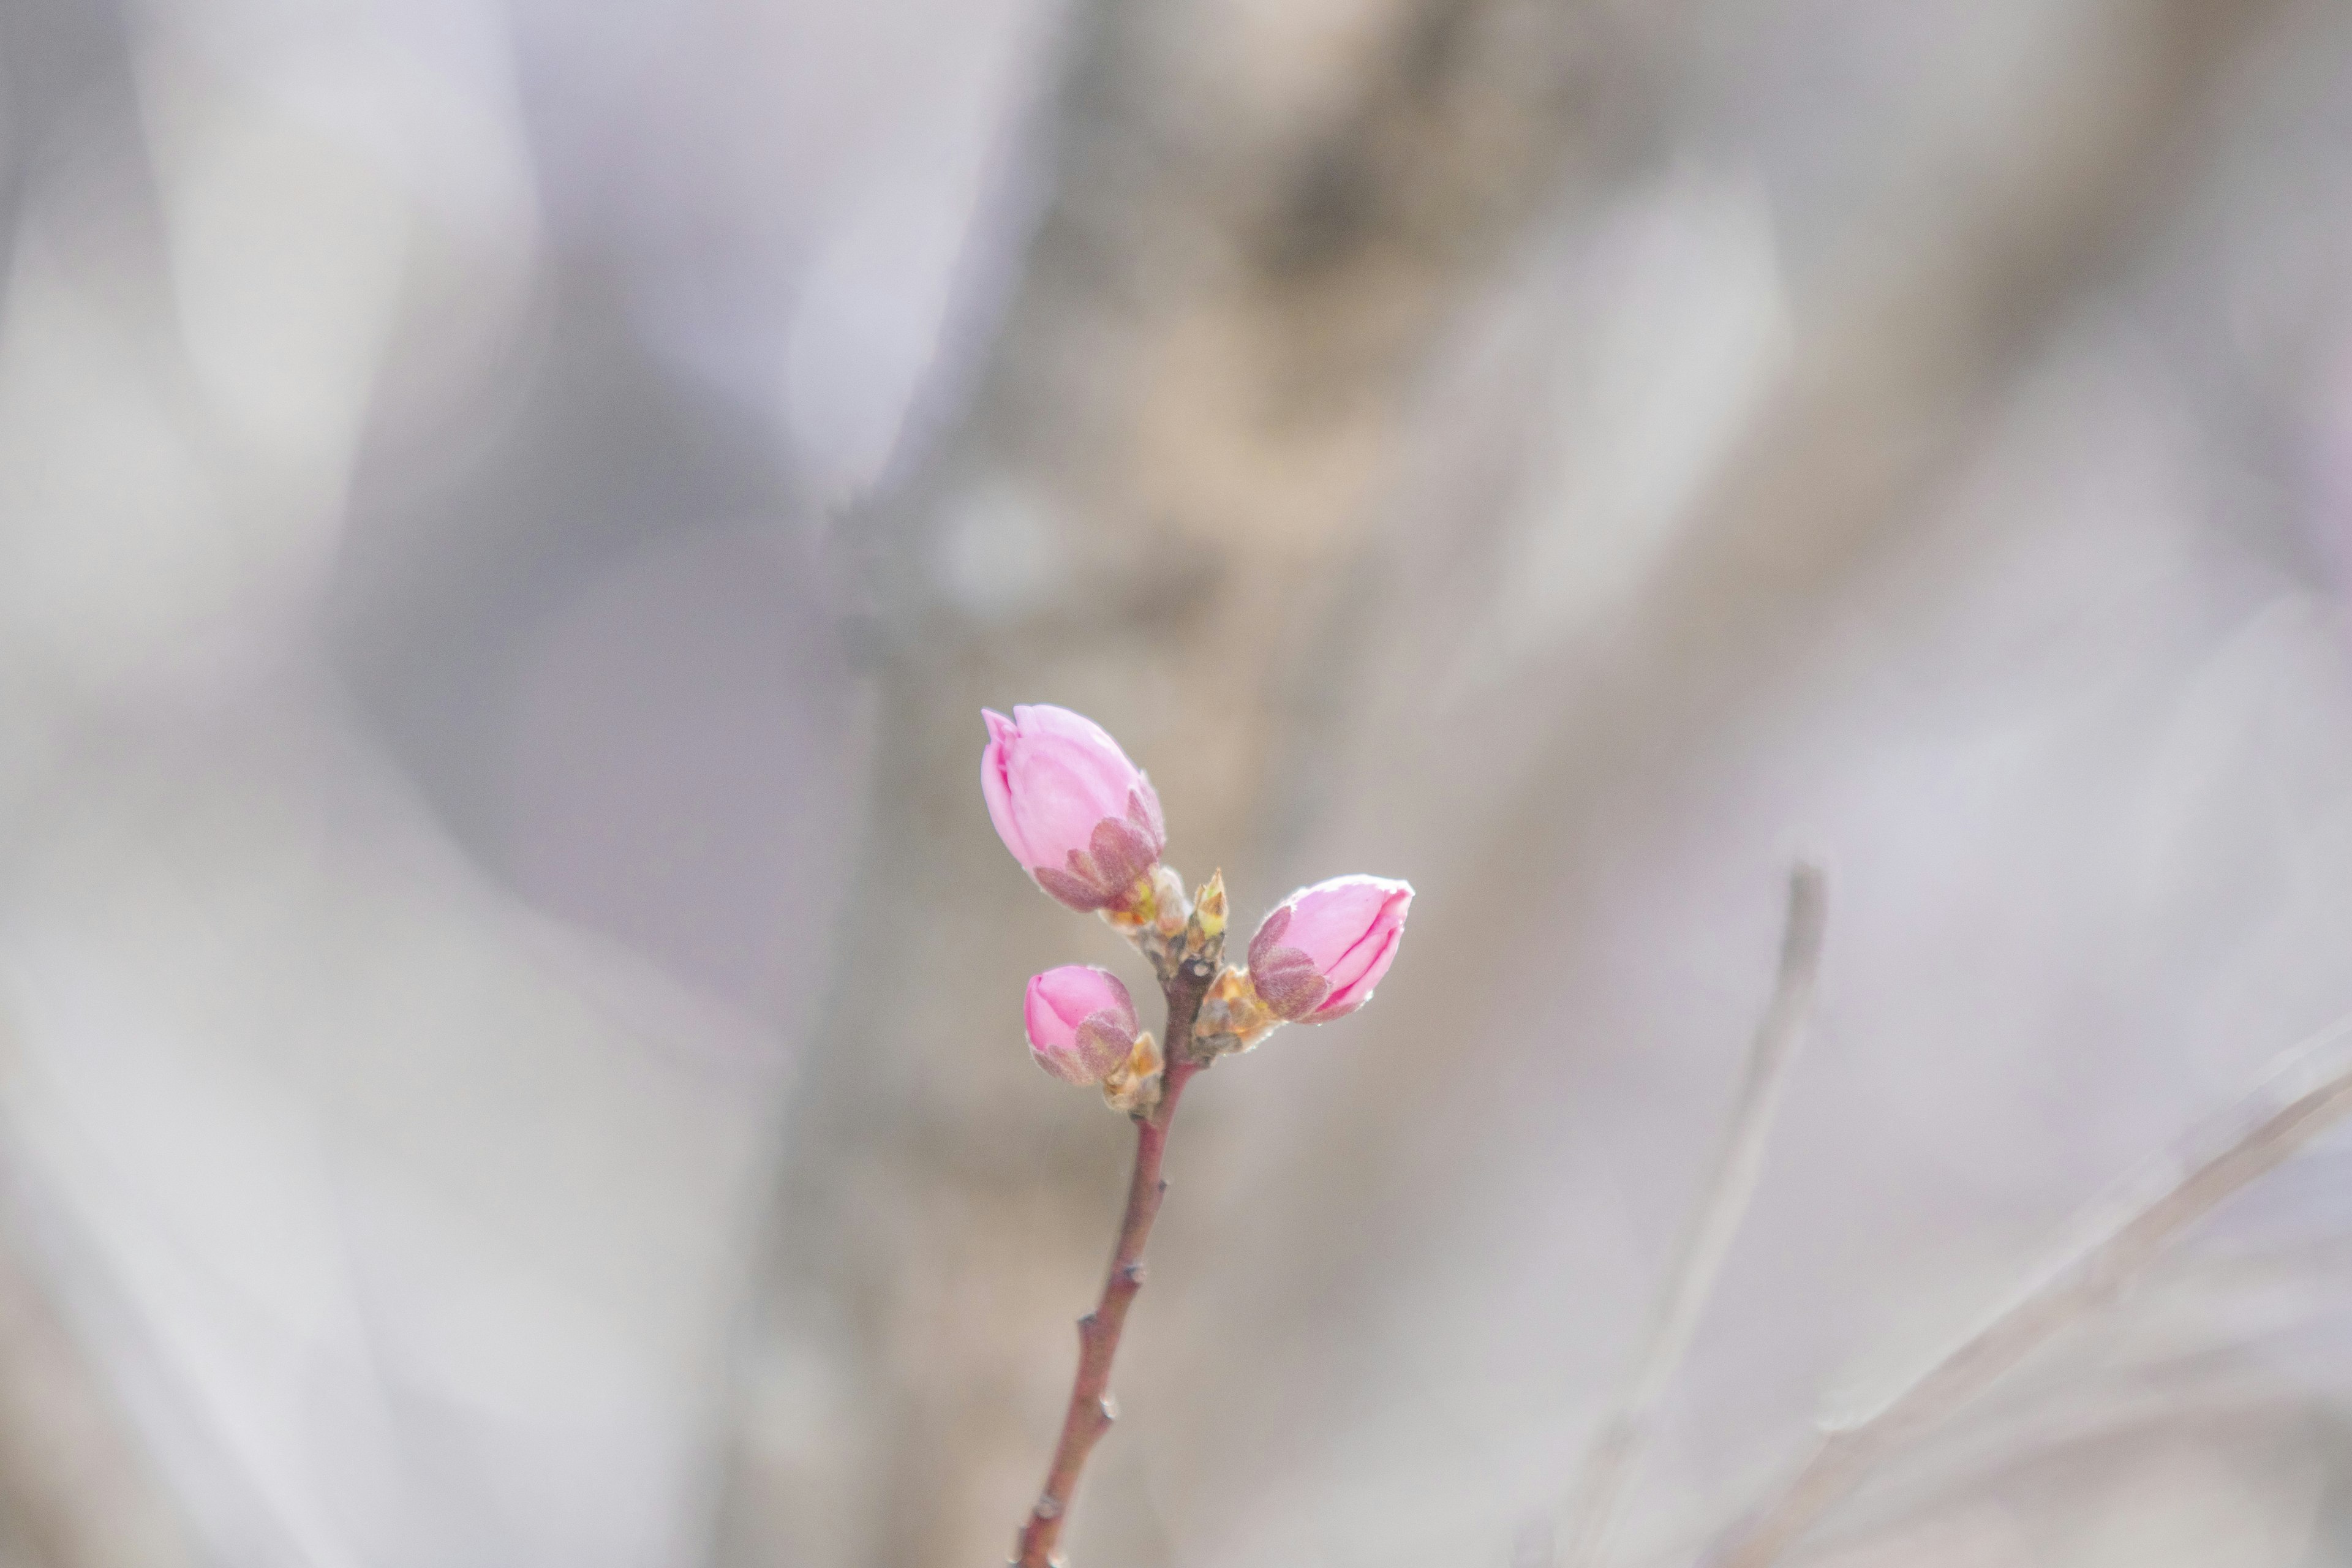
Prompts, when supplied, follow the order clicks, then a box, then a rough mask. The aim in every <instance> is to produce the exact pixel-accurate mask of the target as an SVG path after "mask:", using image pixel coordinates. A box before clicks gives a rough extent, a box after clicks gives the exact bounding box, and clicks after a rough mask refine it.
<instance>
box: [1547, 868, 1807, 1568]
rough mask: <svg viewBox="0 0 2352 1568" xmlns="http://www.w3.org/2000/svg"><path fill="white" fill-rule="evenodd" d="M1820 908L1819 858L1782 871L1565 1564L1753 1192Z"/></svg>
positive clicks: (1627, 1464) (1637, 1435) (1574, 1557)
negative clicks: (1749, 1027)
mask: <svg viewBox="0 0 2352 1568" xmlns="http://www.w3.org/2000/svg"><path fill="white" fill-rule="evenodd" d="M1827 918H1828V902H1827V898H1826V895H1825V891H1824V889H1823V886H1822V873H1821V869H1820V868H1818V867H1815V866H1809V865H1800V866H1798V867H1797V868H1795V869H1794V870H1792V871H1791V872H1790V875H1789V916H1788V922H1787V925H1786V927H1785V928H1784V930H1783V932H1782V935H1781V938H1780V981H1779V984H1777V985H1776V986H1775V987H1774V989H1773V993H1772V1003H1771V1005H1770V1006H1769V1007H1768V1008H1766V1009H1765V1013H1764V1017H1763V1021H1762V1022H1761V1023H1759V1025H1758V1026H1757V1028H1756V1040H1755V1043H1754V1045H1752V1046H1751V1047H1749V1048H1748V1071H1747V1075H1746V1076H1745V1078H1744V1079H1742V1080H1741V1082H1740V1085H1739V1097H1738V1100H1736V1101H1735V1102H1734V1103H1733V1106H1732V1110H1731V1120H1730V1121H1729V1123H1728V1124H1727V1126H1726V1127H1725V1129H1724V1134H1723V1143H1722V1146H1721V1148H1720V1150H1719V1151H1718V1152H1717V1155H1716V1163H1715V1170H1714V1173H1713V1174H1712V1175H1711V1176H1710V1177H1709V1179H1708V1181H1707V1184H1706V1187H1705V1188H1704V1189H1702V1193H1701V1196H1700V1199H1699V1206H1698V1208H1697V1209H1696V1212H1695V1213H1694V1214H1693V1215H1692V1216H1691V1221H1690V1228H1689V1229H1688V1230H1686V1231H1685V1233H1684V1235H1683V1237H1682V1244H1681V1246H1680V1247H1678V1248H1677V1249H1676V1251H1675V1258H1674V1262H1673V1265H1672V1267H1671V1268H1669V1269H1668V1271H1667V1274H1666V1279H1665V1284H1664V1288H1663V1289H1661V1290H1660V1291H1659V1294H1658V1300H1657V1306H1656V1309H1655V1310H1654V1312H1653V1314H1652V1316H1651V1320H1650V1332H1649V1338H1648V1340H1647V1341H1646V1342H1644V1344H1643V1347H1642V1354H1641V1358H1640V1360H1638V1361H1637V1362H1635V1363H1634V1365H1633V1376H1632V1377H1631V1378H1630V1379H1629V1380H1628V1381H1627V1383H1626V1384H1625V1388H1624V1392H1623V1393H1622V1395H1621V1396H1620V1398H1619V1400H1618V1403H1617V1405H1616V1406H1615V1408H1614V1409H1613V1410H1612V1412H1611V1414H1610V1416H1609V1418H1608V1420H1607V1421H1605V1422H1604V1423H1603V1424H1602V1426H1601V1436H1600V1437H1599V1438H1598V1439H1597V1440H1596V1441H1595V1442H1594V1444H1593V1446H1592V1448H1591V1452H1590V1453H1588V1454H1587V1455H1586V1457H1585V1463H1584V1473H1583V1478H1582V1481H1581V1484H1580V1486H1579V1488H1578V1492H1579V1496H1580V1502H1579V1505H1578V1509H1577V1517H1576V1523H1575V1527H1574V1529H1573V1531H1572V1532H1571V1533H1570V1537H1569V1552H1568V1563H1569V1564H1570V1568H1591V1565H1593V1564H1596V1563H1600V1562H1601V1560H1602V1554H1603V1553H1604V1552H1605V1551H1606V1550H1607V1547H1608V1537H1609V1531H1610V1527H1611V1525H1612V1522H1613V1521H1614V1519H1615V1515H1616V1510H1617V1501H1618V1499H1619V1498H1620V1497H1621V1496H1622V1493H1623V1491H1624V1488H1625V1484H1626V1482H1627V1481H1628V1480H1629V1479H1632V1476H1633V1470H1634V1468H1635V1467H1636V1466H1637V1465H1638V1464H1639V1463H1640V1461H1641V1457H1642V1450H1643V1447H1645V1446H1646V1445H1647V1443H1648V1441H1649V1437H1650V1426H1651V1418H1652V1416H1653V1415H1654V1413H1655V1412H1656V1409H1657V1404H1658V1398H1659V1396H1660V1395H1661V1394H1664V1391H1665V1387H1666V1384H1668V1383H1669V1382H1670V1381H1671V1380H1672V1379H1673V1377H1674V1374H1675V1370H1676V1369H1677V1368H1678V1367H1680V1366H1681V1365H1682V1361H1683V1356H1684V1354H1685V1352H1687V1351H1688V1350H1689V1349H1690V1342H1691V1335H1692V1333H1693V1332H1694V1331H1696V1329H1697V1327H1698V1320H1699V1315H1700V1313H1701V1312H1703V1311H1704V1310H1706V1303H1707V1299H1708V1298H1709V1297H1710V1296H1711V1295H1712V1294H1713V1293H1714V1290H1715V1282H1716V1279H1717V1276H1719V1275H1720V1274H1721V1273H1722V1272H1723V1262H1724V1258H1726V1257H1727V1255H1728V1254H1729V1253H1730V1251H1731V1243H1732V1240H1733V1238H1734V1237H1737V1236H1738V1232H1739V1224H1740V1221H1741V1220H1743V1219H1744V1218H1746V1217H1747V1215H1748V1204H1749V1202H1750V1200H1752V1199H1753V1198H1754V1197H1755V1195H1756V1184H1757V1180H1758V1177H1759V1174H1760V1173H1761V1172H1762V1169H1763V1164H1764V1145H1765V1141H1766V1138H1767V1136H1768V1135H1769V1132H1770V1131H1771V1128H1772V1117H1773V1112H1774V1111H1775V1110H1777V1109H1778V1108H1779V1105H1780V1089H1781V1086H1782V1084H1784V1083H1785V1082H1786V1081H1787V1080H1788V1076H1789V1068H1790V1064H1792V1063H1793V1062H1794V1061H1795V1060H1796V1058H1797V1046H1798V1044H1799V1042H1800V1041H1801V1039H1802V1038H1803V1037H1804V1026H1805V1019H1806V1016H1807V1015H1808V1014H1809V1013H1810V1012H1811V1009H1812V1000H1813V982H1814V977H1815V975H1816V974H1817V973H1819V971H1820V968H1821V956H1822V928H1823V925H1824V922H1825V921H1826V920H1827Z"/></svg>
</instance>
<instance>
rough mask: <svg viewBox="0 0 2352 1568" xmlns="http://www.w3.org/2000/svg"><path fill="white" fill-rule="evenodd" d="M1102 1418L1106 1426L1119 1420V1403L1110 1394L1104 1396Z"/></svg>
mask: <svg viewBox="0 0 2352 1568" xmlns="http://www.w3.org/2000/svg"><path fill="white" fill-rule="evenodd" d="M1102 1418H1103V1425H1104V1426H1109V1425H1110V1424H1111V1423H1112V1422H1114V1421H1116V1420H1118V1400H1116V1399H1113V1398H1112V1397H1111V1396H1110V1395H1109V1394H1104V1395H1103V1396H1102Z"/></svg>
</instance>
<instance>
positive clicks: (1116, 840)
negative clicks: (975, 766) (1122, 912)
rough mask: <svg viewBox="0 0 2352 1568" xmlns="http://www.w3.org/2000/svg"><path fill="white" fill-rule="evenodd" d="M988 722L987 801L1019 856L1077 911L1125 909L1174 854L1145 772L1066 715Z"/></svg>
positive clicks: (1024, 714) (1055, 712)
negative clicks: (1165, 856) (1133, 892)
mask: <svg viewBox="0 0 2352 1568" xmlns="http://www.w3.org/2000/svg"><path fill="white" fill-rule="evenodd" d="M980 716H981V718H982V720H983V721H986V723H987V725H988V744H987V746H986V747H984V748H983V749H982V752H981V753H980V793H981V795H982V797H984V798H985V799H986V800H987V802H988V816H989V820H990V821H992V822H993V823H995V824H996V835H997V837H1000V838H1002V839H1003V840H1004V847H1006V848H1007V849H1010V850H1012V851H1013V858H1014V859H1015V860H1018V861H1019V862H1021V865H1022V867H1023V868H1024V869H1026V870H1027V871H1028V873H1029V874H1030V875H1031V876H1032V877H1034V878H1036V879H1037V885H1038V886H1039V887H1041V888H1043V889H1045V891H1047V892H1048V893H1051V894H1052V895H1053V896H1054V897H1055V898H1056V899H1059V900H1061V901H1062V902H1064V903H1066V904H1067V905H1069V906H1070V908H1072V909H1074V910H1107V909H1113V908H1117V907H1119V906H1121V905H1123V904H1125V903H1126V901H1127V900H1128V897H1129V891H1130V889H1133V888H1134V886H1135V884H1136V882H1137V881H1138V880H1139V879H1142V878H1144V877H1146V876H1149V875H1150V872H1151V868H1153V867H1154V866H1157V865H1158V864H1159V863H1160V853H1161V852H1162V851H1163V850H1165V849H1166V848H1167V847H1168V830H1167V828H1166V827H1165V826H1163V825H1162V823H1161V821H1160V797H1159V796H1158V795H1155V794H1153V793H1152V789H1151V781H1150V779H1148V778H1146V777H1144V776H1143V770H1142V769H1141V768H1139V767H1137V766H1136V765H1135V764H1134V763H1130V762H1129V761H1128V760H1127V753H1126V752H1122V751H1120V750H1119V749H1118V742H1117V741H1114V740H1112V739H1111V738H1110V736H1109V735H1108V734H1106V733H1105V732H1104V731H1103V728H1102V726H1101V725H1099V724H1097V723H1096V722H1095V721H1093V720H1091V719H1086V718H1081V717H1080V716H1079V715H1077V714H1076V713H1073V712H1071V711H1070V710H1068V709H1066V708H1053V707H1048V706H1046V705H1045V704H1044V703H1038V704H1036V705H1034V706H1032V707H1024V708H1015V709H1014V710H1013V717H1012V718H1010V719H1007V718H1006V717H1005V716H1004V715H1003V714H1002V713H992V712H990V711H988V710H985V709H983V710H981V715H980Z"/></svg>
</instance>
